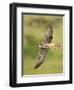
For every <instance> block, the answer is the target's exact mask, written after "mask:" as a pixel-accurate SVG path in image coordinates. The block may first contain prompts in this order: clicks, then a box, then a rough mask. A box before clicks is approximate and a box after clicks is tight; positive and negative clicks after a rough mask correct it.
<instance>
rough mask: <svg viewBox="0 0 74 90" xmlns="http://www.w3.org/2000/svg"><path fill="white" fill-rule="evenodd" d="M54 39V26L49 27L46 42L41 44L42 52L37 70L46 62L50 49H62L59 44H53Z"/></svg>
mask: <svg viewBox="0 0 74 90" xmlns="http://www.w3.org/2000/svg"><path fill="white" fill-rule="evenodd" d="M52 39H53V29H52V26H49V27H48V32H47V33H46V35H45V37H44V40H43V42H42V43H41V44H39V46H38V47H39V48H40V52H39V56H38V60H37V63H36V65H35V67H34V68H35V69H36V68H38V67H39V66H40V65H41V64H42V63H43V62H44V61H45V58H46V56H47V53H48V48H55V49H58V48H60V47H61V45H60V44H59V43H56V44H55V43H52Z"/></svg>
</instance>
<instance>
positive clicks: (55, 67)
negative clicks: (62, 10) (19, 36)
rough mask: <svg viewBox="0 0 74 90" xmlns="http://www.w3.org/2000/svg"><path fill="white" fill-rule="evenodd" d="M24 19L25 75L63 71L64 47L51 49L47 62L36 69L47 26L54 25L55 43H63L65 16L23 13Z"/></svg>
mask: <svg viewBox="0 0 74 90" xmlns="http://www.w3.org/2000/svg"><path fill="white" fill-rule="evenodd" d="M22 20H23V23H22V24H23V63H22V64H23V68H22V74H23V75H35V74H56V73H63V48H59V49H57V50H56V49H49V51H48V55H47V57H46V60H45V62H44V63H43V64H42V65H41V66H40V67H39V68H38V69H34V67H35V65H36V62H37V57H38V53H39V48H38V45H39V44H41V42H42V40H43V38H44V35H45V34H46V32H47V31H48V30H47V26H48V25H52V27H53V40H52V42H53V43H57V42H58V43H59V44H61V45H63V16H53V15H30V14H29V15H26V14H23V15H22Z"/></svg>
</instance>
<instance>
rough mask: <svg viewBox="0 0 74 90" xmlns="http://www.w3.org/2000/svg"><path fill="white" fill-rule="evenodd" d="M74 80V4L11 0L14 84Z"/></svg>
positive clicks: (18, 85)
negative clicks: (73, 9)
mask: <svg viewBox="0 0 74 90" xmlns="http://www.w3.org/2000/svg"><path fill="white" fill-rule="evenodd" d="M71 83H72V7H71V6H57V5H40V4H27V3H25V4H24V3H12V4H10V86H12V87H21V86H39V85H53V84H71Z"/></svg>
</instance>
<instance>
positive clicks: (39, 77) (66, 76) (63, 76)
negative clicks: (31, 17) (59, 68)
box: [17, 7, 69, 83]
mask: <svg viewBox="0 0 74 90" xmlns="http://www.w3.org/2000/svg"><path fill="white" fill-rule="evenodd" d="M21 13H45V14H47V13H48V14H64V15H65V16H64V22H63V23H64V24H63V25H64V28H63V42H64V43H63V50H64V51H63V53H64V54H63V61H64V67H63V68H64V73H63V74H50V75H49V74H47V75H37V76H28V77H26V76H24V77H22V76H21V70H22V69H21V65H22V62H21V58H22V55H21V33H22V31H21V28H22V25H21ZM65 80H69V11H68V10H59V9H57V10H55V9H39V8H38V9H37V8H26V7H25V8H22V7H18V8H17V83H31V82H45V81H48V82H49V81H50V82H51V81H65Z"/></svg>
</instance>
